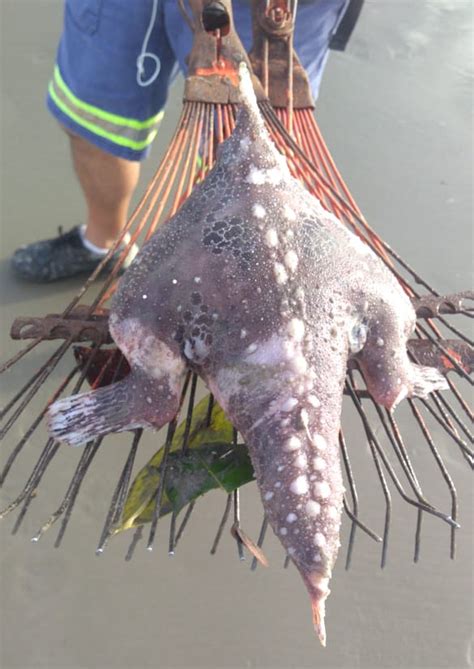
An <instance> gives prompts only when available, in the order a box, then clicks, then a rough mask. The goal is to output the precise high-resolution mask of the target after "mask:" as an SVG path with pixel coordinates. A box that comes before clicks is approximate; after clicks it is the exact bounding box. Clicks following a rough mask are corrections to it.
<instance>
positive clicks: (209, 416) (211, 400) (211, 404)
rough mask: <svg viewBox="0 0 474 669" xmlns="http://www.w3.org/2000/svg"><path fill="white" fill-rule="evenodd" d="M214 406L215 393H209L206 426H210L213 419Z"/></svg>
mask: <svg viewBox="0 0 474 669" xmlns="http://www.w3.org/2000/svg"><path fill="white" fill-rule="evenodd" d="M213 408H214V395H209V403H208V405H207V416H206V427H209V425H210V424H211V420H212V410H213Z"/></svg>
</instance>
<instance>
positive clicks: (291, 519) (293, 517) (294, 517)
mask: <svg viewBox="0 0 474 669" xmlns="http://www.w3.org/2000/svg"><path fill="white" fill-rule="evenodd" d="M286 520H287V522H288V523H294V522H295V520H298V516H297V515H296V513H289V514H288V515H287V517H286Z"/></svg>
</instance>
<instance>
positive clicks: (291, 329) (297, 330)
mask: <svg viewBox="0 0 474 669" xmlns="http://www.w3.org/2000/svg"><path fill="white" fill-rule="evenodd" d="M287 330H288V333H289V335H290V336H291V337H292V338H293V339H294V340H295V341H302V339H303V337H304V323H303V321H301V320H300V319H299V318H292V319H291V321H290V322H289V323H288V326H287Z"/></svg>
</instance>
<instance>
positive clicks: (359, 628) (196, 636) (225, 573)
mask: <svg viewBox="0 0 474 669" xmlns="http://www.w3.org/2000/svg"><path fill="white" fill-rule="evenodd" d="M366 4H367V6H366V7H365V9H364V12H363V15H362V18H361V20H360V23H359V25H358V27H357V30H356V33H355V34H354V36H353V39H352V41H351V44H350V47H349V49H348V51H347V53H345V54H333V55H332V57H331V60H330V63H329V66H328V69H327V72H326V77H325V81H324V84H323V89H322V93H321V97H320V101H319V104H318V119H319V121H320V125H321V127H322V130H323V132H324V135H325V137H326V140H327V142H328V144H329V146H330V148H331V149H332V152H333V155H334V157H335V159H336V161H337V163H338V164H339V166H340V168H341V171H342V173H343V175H344V176H345V178H346V180H347V182H348V184H349V186H350V188H351V190H352V191H353V194H354V195H355V197H356V200H357V201H358V202H359V204H360V206H361V208H362V209H363V211H364V212H365V214H366V216H367V218H368V220H369V221H370V222H371V224H372V225H373V227H374V228H375V229H376V230H377V231H378V232H379V233H380V234H381V236H382V237H383V238H385V239H386V240H387V241H388V242H389V243H390V244H391V245H392V246H393V247H394V248H396V249H397V251H399V253H400V254H401V255H402V256H403V257H404V258H405V259H406V260H408V261H409V262H410V263H411V265H412V266H414V267H415V268H417V270H418V271H419V272H420V274H421V275H422V276H423V277H424V278H426V279H427V280H428V281H430V282H431V283H432V284H433V285H434V286H435V287H436V288H437V289H439V290H440V291H442V292H445V293H449V292H454V291H456V290H461V289H464V288H467V287H468V286H469V285H470V283H471V248H472V227H471V226H472V190H471V184H472V176H473V175H472V102H471V100H472V97H471V96H472V9H471V3H470V2H468V1H466V2H465V1H464V0H434V1H433V2H421V1H420V2H417V3H413V2H408V1H404V2H403V1H398V2H389V1H388V0H385V1H384V2H381V3H375V2H367V3H366ZM0 7H1V19H2V126H1V127H2V135H1V154H2V170H1V189H2V195H1V254H2V260H1V265H0V275H1V278H0V284H1V295H2V312H1V319H2V320H1V322H2V359H4V358H5V357H7V355H8V354H9V353H13V352H14V351H16V350H17V349H18V346H17V345H16V344H15V343H13V342H10V341H9V339H8V327H9V324H10V323H11V321H12V320H13V318H14V317H15V316H18V315H24V314H31V315H32V314H37V315H41V314H44V313H50V312H54V311H57V310H59V309H60V308H61V307H62V306H64V305H65V304H67V303H68V302H69V300H70V299H71V297H72V295H73V294H74V292H75V291H76V290H77V288H78V287H79V285H80V282H79V281H70V282H65V283H63V284H60V285H57V286H29V285H26V284H23V283H20V282H18V281H16V280H15V279H14V278H13V277H12V276H11V275H10V273H9V271H8V258H9V256H10V254H11V253H12V251H13V250H14V249H15V248H16V247H17V246H18V245H19V244H21V243H25V242H28V241H31V240H32V239H35V238H41V237H45V236H50V235H51V236H52V235H54V234H55V232H56V230H57V227H58V226H59V225H62V226H64V227H65V228H66V229H67V228H68V227H70V226H72V225H73V224H76V223H78V222H80V221H81V219H82V216H83V206H82V202H81V199H80V194H79V191H78V188H77V186H76V184H75V181H74V179H73V175H72V170H71V167H70V163H69V156H68V150H67V145H66V141H65V139H64V137H63V136H62V135H61V133H60V132H59V131H58V130H57V128H56V126H55V123H54V121H53V120H52V119H50V118H49V116H48V114H47V112H46V111H45V108H44V104H43V100H44V95H45V90H46V86H47V82H48V79H49V75H50V72H51V68H52V64H53V61H54V52H55V45H56V40H57V36H58V33H59V30H60V23H61V3H60V2H59V1H57V0H54V1H53V0H35V1H33V0H22V1H21V2H19V1H18V0H15V1H13V0H2V3H1V5H0ZM179 99H180V84H178V85H177V87H176V89H175V91H174V95H173V97H172V100H171V106H174V109H175V110H177V109H178V108H179ZM172 108H173V107H172ZM175 118H176V114H174V113H173V114H172V113H170V114H168V117H167V119H166V120H165V123H164V125H163V126H162V130H161V132H160V141H159V142H158V144H157V145H156V146H155V148H154V150H153V153H152V157H151V158H150V159H149V160H148V161H147V163H146V166H145V168H144V170H143V178H142V187H143V186H144V185H145V183H146V182H147V180H148V178H149V177H150V175H151V174H152V172H153V171H154V167H155V165H157V164H158V161H159V158H160V155H161V152H162V149H163V147H164V146H165V145H166V142H167V140H168V139H169V136H170V133H171V131H172V130H173V126H174V122H175ZM33 358H34V360H32V361H31V362H29V363H28V364H27V365H25V367H23V368H22V370H21V374H23V375H25V378H26V375H27V372H28V371H30V372H31V370H32V369H33V368H34V365H37V364H38V361H39V359H40V356H38V357H36V356H33ZM14 374H20V372H16V371H15V372H14ZM58 378H59V371H58ZM13 380H14V381H15V382H16V383H18V378H17V377H14V376H12V384H13ZM3 383H4V385H3V387H2V399H3V398H5V397H9V396H10V392H9V388H8V386H9V381H8V379H6V380H3ZM15 387H17V386H15ZM401 411H403V409H401ZM26 428H27V422H26V419H25V420H23V422H22V423H21V424H19V425H18V426H17V427H16V428H15V431H14V434H13V436H12V438H15V437H16V439H18V438H19V437H20V436H21V434H23V432H24V431H25V429H26ZM435 435H436V438H437V443H438V445H439V447H440V451H441V454H442V456H443V458H444V459H445V461H446V462H447V464H448V466H449V469H450V472H451V475H452V477H453V479H454V482H455V484H456V487H457V489H458V492H459V502H460V523H461V525H462V529H461V530H460V531H459V533H458V554H457V558H456V560H455V561H451V560H450V559H449V556H448V546H449V544H448V541H449V536H448V530H447V528H446V527H445V526H443V525H442V524H441V523H440V522H439V521H437V520H435V519H432V518H427V519H426V520H425V522H424V525H423V541H422V550H421V556H420V562H419V563H418V564H417V565H414V564H413V562H412V552H413V533H414V527H415V520H416V516H415V512H414V510H412V509H410V508H409V507H408V506H407V505H406V504H403V503H402V502H400V501H399V500H398V498H397V495H396V493H395V492H394V493H393V497H394V510H393V521H392V536H391V541H390V550H389V555H388V564H387V566H386V568H385V569H384V570H383V571H382V570H380V569H379V548H378V547H377V546H376V545H375V544H373V543H372V542H371V541H370V540H369V539H368V538H366V537H364V536H363V535H361V534H360V533H359V536H358V539H357V543H356V547H355V553H354V558H353V565H352V567H351V569H350V570H349V571H348V572H345V571H344V554H343V552H342V553H341V558H340V560H339V562H338V565H337V568H336V571H335V574H334V579H333V582H332V594H331V597H330V599H329V601H328V614H327V618H328V619H327V623H328V648H327V649H325V650H324V649H322V648H320V646H319V644H318V642H317V639H316V637H315V635H314V633H313V631H312V626H311V617H310V609H309V603H308V601H307V595H306V593H305V591H304V588H303V586H302V584H301V582H300V579H299V578H298V576H297V574H296V570H295V569H292V568H290V569H288V570H287V571H284V570H283V569H282V568H281V564H282V562H283V554H282V551H281V549H280V547H279V545H278V544H277V542H276V540H274V539H273V537H270V538H269V541H268V542H267V543H266V546H265V552H266V554H267V556H268V558H269V560H270V564H271V566H270V568H269V569H268V570H264V569H260V568H259V569H258V570H257V572H256V573H251V572H250V570H249V568H248V567H249V561H248V560H247V561H246V562H244V563H241V562H239V560H238V558H237V555H236V549H235V545H234V544H233V542H232V541H231V539H230V537H229V536H228V535H226V536H225V537H224V538H223V541H222V543H221V546H220V549H219V551H218V554H217V555H216V556H214V557H212V558H211V557H210V556H209V553H208V551H209V547H210V544H211V542H212V540H213V537H214V533H215V530H216V528H217V524H218V522H219V519H220V516H221V513H222V510H223V504H224V498H223V496H222V495H220V494H219V493H214V494H211V495H209V496H207V497H206V498H205V499H204V500H203V501H202V502H200V503H199V505H198V508H197V509H196V513H195V516H194V517H193V518H192V521H191V523H190V526H189V529H188V531H187V533H186V534H185V535H184V537H183V540H182V543H181V544H180V546H179V548H178V551H177V553H176V555H175V557H174V558H168V557H167V553H166V550H167V529H168V523H167V522H166V521H165V522H163V523H162V524H161V525H160V526H159V531H158V537H157V545H156V549H155V551H154V552H153V553H152V554H149V553H147V552H146V550H145V548H144V546H143V545H141V546H140V547H139V550H137V552H136V555H135V557H134V559H133V561H132V562H131V563H126V562H125V561H124V559H123V556H124V553H125V551H126V547H127V546H128V542H129V537H118V538H117V539H114V540H113V541H112V542H111V544H110V545H109V547H108V549H107V550H106V552H105V554H104V555H103V556H102V557H101V558H97V557H96V556H95V554H94V549H95V546H96V544H97V541H98V537H99V534H100V531H101V529H102V523H103V520H104V514H105V512H106V509H107V505H108V503H109V501H110V496H111V494H112V490H113V486H114V483H115V481H116V476H117V473H118V471H119V469H120V467H121V464H122V462H123V458H124V453H125V451H124V448H125V447H126V443H128V442H126V441H125V440H124V439H125V438H124V437H119V438H117V440H116V442H115V443H114V442H113V441H111V440H109V441H108V442H107V443H106V446H107V448H106V449H103V450H102V451H101V452H100V453H99V455H98V456H97V459H96V461H95V462H94V466H93V471H92V473H91V474H90V475H89V477H88V478H87V479H86V482H85V483H84V487H83V490H82V491H81V494H80V497H79V499H78V502H77V508H76V510H75V511H74V513H73V517H72V521H71V526H70V528H69V530H68V533H67V534H66V537H65V540H64V543H63V546H62V547H61V548H60V549H58V550H56V549H54V548H53V543H54V538H55V533H53V534H52V535H51V536H45V537H44V538H43V539H42V541H41V542H40V543H38V544H35V545H33V544H31V543H30V541H29V539H30V537H31V536H32V535H33V534H34V533H35V532H36V531H37V529H38V527H39V526H40V524H41V523H42V522H43V521H44V520H45V519H46V517H47V516H48V514H49V513H51V512H52V511H53V510H54V509H55V508H56V507H57V505H58V503H59V501H60V499H61V498H62V495H63V494H64V491H65V488H66V486H67V483H68V480H69V478H70V476H71V474H72V472H73V469H74V466H75V464H76V463H77V461H78V458H79V456H80V453H79V451H72V450H68V449H64V450H63V451H62V452H61V453H60V455H59V456H58V462H56V466H55V467H53V468H52V471H51V472H50V473H49V474H48V475H47V476H46V477H45V480H44V482H43V484H42V486H41V489H40V493H39V495H38V498H37V499H36V500H35V501H34V504H33V505H32V508H31V511H30V512H29V514H28V515H27V516H26V518H25V521H24V523H23V525H22V527H21V529H20V531H19V532H18V534H17V535H16V536H14V537H12V536H11V535H10V530H11V528H12V525H13V522H14V518H12V519H10V518H8V519H6V520H5V521H3V526H2V528H1V534H0V536H1V547H2V558H1V560H2V561H1V594H0V612H1V650H0V666H1V667H2V669H10V668H11V669H13V668H18V669H20V668H21V669H29V668H31V669H33V668H35V669H36V668H39V667H57V668H66V667H69V668H71V669H80V668H81V669H82V668H84V669H85V668H88V669H89V668H90V669H93V668H97V669H109V668H112V667H113V668H115V669H119V668H123V669H125V668H126V669H142V668H145V667H159V668H161V669H165V668H167V667H170V668H171V667H189V668H194V667H206V668H208V669H212V668H216V669H217V668H218V667H219V668H220V667H229V668H230V667H239V668H240V667H258V668H263V667H268V668H269V669H270V668H277V667H282V668H285V669H287V668H290V667H292V668H297V667H305V668H306V667H341V668H342V667H346V668H352V667H361V668H368V667H374V668H375V667H393V668H395V667H406V668H415V667H426V668H428V667H450V668H452V669H454V668H458V667H469V666H472V655H471V653H472V647H471V643H472V641H471V633H472V622H473V615H472V614H473V610H472V594H473V593H472V557H473V555H472V517H471V509H472V496H471V493H470V490H471V488H470V486H471V483H470V473H469V471H468V469H467V466H466V465H465V464H463V461H462V460H461V457H460V456H459V453H458V451H457V449H456V447H455V446H454V445H453V444H452V443H450V442H449V441H448V440H447V439H445V438H444V436H443V434H441V433H440V432H439V431H436V430H435ZM351 436H352V440H353V441H352V443H353V446H352V450H351V453H352V454H353V457H354V466H355V468H356V474H357V481H358V486H359V491H360V503H361V512H362V516H363V517H364V519H365V520H367V521H368V522H369V523H372V524H373V525H374V526H375V527H377V529H378V530H379V531H381V528H382V522H383V498H382V494H381V491H380V487H379V485H378V483H377V481H376V477H375V473H374V468H373V463H372V461H371V460H370V458H369V456H368V455H367V450H366V445H365V442H364V439H363V438H362V435H361V434H360V430H358V429H357V430H355V431H354V434H353V435H351ZM405 436H406V437H407V443H408V446H409V448H410V453H411V455H412V457H413V459H414V461H415V464H417V463H418V465H419V467H420V469H419V470H418V471H419V474H420V477H421V478H422V483H423V484H424V485H425V486H426V487H427V489H428V491H429V494H430V495H432V496H433V498H434V499H435V500H436V501H438V502H439V503H440V504H442V505H443V507H444V508H449V498H448V495H447V492H446V489H445V487H444V486H443V484H442V481H441V480H440V476H439V473H438V472H437V470H436V467H435V466H434V465H433V463H432V460H431V459H430V458H425V451H426V448H427V447H426V446H425V445H424V444H423V442H421V440H420V435H419V434H418V433H417V432H416V431H412V432H411V433H410V434H408V435H405ZM44 438H45V435H44V433H41V434H40V435H38V438H37V440H35V441H34V442H32V443H31V444H30V446H29V450H28V451H27V452H25V453H24V454H23V455H22V457H21V459H20V460H19V461H18V463H17V464H16V465H15V468H14V469H13V470H12V472H11V473H10V476H9V477H8V479H7V482H6V484H5V488H4V490H2V494H1V500H2V507H3V506H4V505H5V504H6V503H8V502H9V501H10V500H11V499H12V498H13V496H14V495H15V494H17V493H18V491H19V490H20V488H21V486H22V485H23V484H24V481H25V480H26V477H27V475H28V473H29V471H30V469H31V466H32V464H33V462H34V461H35V460H36V458H37V455H38V452H39V449H40V448H42V446H43V444H44ZM12 443H13V442H12ZM154 448H156V442H155V443H154V442H153V438H151V437H147V440H146V442H145V446H144V451H143V453H142V456H141V460H140V462H143V461H144V460H146V458H147V457H149V455H150V454H151V453H152V452H153V450H154ZM111 451H115V453H117V457H114V453H111ZM242 518H243V526H244V528H245V530H246V531H247V532H248V533H249V534H250V535H251V536H254V537H255V535H256V534H257V532H258V528H259V524H260V520H261V506H260V502H259V500H258V496H257V493H256V489H255V486H253V485H251V486H247V487H246V488H245V489H244V490H243V493H242ZM347 534H348V522H347V518H346V519H345V521H344V540H343V549H344V546H345V543H346V541H347Z"/></svg>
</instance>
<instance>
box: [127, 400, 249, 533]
mask: <svg viewBox="0 0 474 669" xmlns="http://www.w3.org/2000/svg"><path fill="white" fill-rule="evenodd" d="M209 402H210V397H209V396H208V397H206V398H204V399H203V400H202V401H201V402H199V404H198V405H197V406H196V407H195V408H194V411H193V417H192V420H191V425H190V429H189V440H188V448H187V450H186V453H185V454H183V452H182V446H183V440H184V437H185V434H186V421H183V422H182V423H181V424H180V425H179V427H178V428H177V429H176V431H175V434H174V437H173V441H172V444H171V448H170V452H169V455H168V467H167V474H166V480H165V486H164V490H163V499H162V506H161V512H160V515H165V514H167V513H170V512H171V511H175V512H179V511H180V510H181V509H182V508H183V507H184V506H186V505H187V504H189V502H191V501H193V500H195V499H197V497H199V496H200V495H204V494H205V493H206V492H208V491H209V490H213V489H216V488H221V489H222V490H224V491H225V492H227V493H228V492H232V491H233V490H235V489H236V488H238V487H240V486H241V485H244V484H245V483H248V482H249V481H251V480H253V478H254V473H253V468H252V464H251V462H250V458H249V455H248V451H247V448H246V447H245V445H243V444H238V445H236V446H234V445H233V444H232V440H233V427H232V424H231V423H230V422H229V421H228V419H227V418H226V416H225V414H224V412H223V410H222V409H221V408H220V406H219V405H218V404H216V403H214V405H213V406H212V411H211V412H210V411H209V409H210V404H209ZM162 459H163V448H161V449H160V450H159V451H158V452H157V453H155V455H154V456H153V457H152V458H151V460H150V461H149V462H148V463H147V464H146V465H145V466H144V467H143V469H142V470H141V471H140V472H139V473H138V475H137V476H136V478H135V480H134V482H133V483H132V485H131V488H130V491H129V493H128V497H127V500H126V502H125V506H124V510H123V514H122V519H121V521H120V523H119V525H118V526H117V527H116V529H115V531H116V532H122V531H124V530H127V529H130V528H132V527H137V526H138V525H143V524H144V523H147V522H150V521H151V519H152V516H153V511H154V508H155V504H156V499H155V498H156V491H157V489H158V486H159V483H160V478H161V468H160V465H161V463H162Z"/></svg>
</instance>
